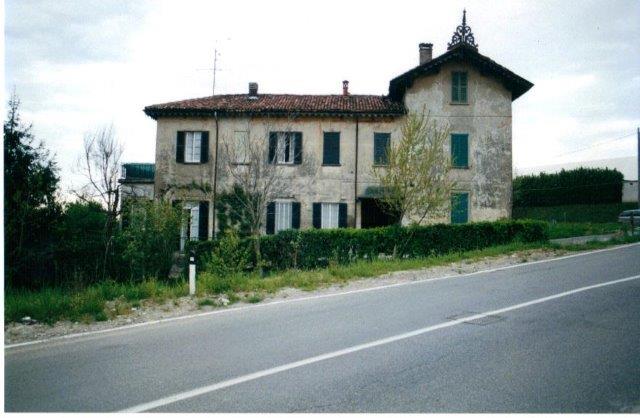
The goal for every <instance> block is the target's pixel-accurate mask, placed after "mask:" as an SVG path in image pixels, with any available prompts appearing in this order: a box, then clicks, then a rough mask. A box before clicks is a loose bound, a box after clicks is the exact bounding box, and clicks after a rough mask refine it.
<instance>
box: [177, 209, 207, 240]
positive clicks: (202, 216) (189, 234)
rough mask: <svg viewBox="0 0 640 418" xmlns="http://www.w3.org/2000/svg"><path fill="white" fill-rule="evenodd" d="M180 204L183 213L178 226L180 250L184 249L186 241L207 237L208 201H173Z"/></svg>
mask: <svg viewBox="0 0 640 418" xmlns="http://www.w3.org/2000/svg"><path fill="white" fill-rule="evenodd" d="M174 204H177V205H180V206H181V207H182V211H183V213H184V217H183V220H182V225H181V228H180V250H181V251H182V250H184V246H185V243H186V241H188V240H190V241H197V240H199V239H207V237H208V235H209V202H207V201H202V202H184V203H181V202H179V201H174Z"/></svg>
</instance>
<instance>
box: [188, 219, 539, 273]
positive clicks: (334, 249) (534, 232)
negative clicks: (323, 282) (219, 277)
mask: <svg viewBox="0 0 640 418" xmlns="http://www.w3.org/2000/svg"><path fill="white" fill-rule="evenodd" d="M547 239H548V231H547V224H546V223H545V222H540V221H529V220H527V221H497V222H478V223H468V224H460V225H445V224H438V225H429V226H413V227H407V228H401V227H397V226H390V227H383V228H372V229H352V228H340V229H308V230H287V231H282V232H280V233H278V234H276V235H265V236H261V237H260V245H261V249H262V257H263V260H264V261H265V264H266V268H267V269H269V270H284V269H288V268H299V269H313V268H318V267H324V266H326V265H328V264H330V263H338V264H347V263H349V262H351V261H354V260H357V259H374V258H378V257H379V256H380V255H382V254H384V255H386V256H391V255H395V256H397V257H426V256H431V255H441V254H445V253H450V252H460V251H468V250H474V249H481V248H486V247H490V246H495V245H502V244H508V243H511V242H516V241H519V242H536V241H546V240H547ZM216 245H218V241H200V242H198V241H194V242H190V243H189V247H188V248H189V250H194V251H195V252H196V257H197V260H198V264H199V266H198V268H199V269H200V268H202V267H203V265H204V262H205V261H206V259H207V258H208V255H209V254H211V252H212V251H213V249H214V248H215V247H216ZM241 245H243V246H251V245H252V241H251V239H250V238H246V239H243V240H242V241H241ZM252 254H253V253H252ZM252 262H255V260H252Z"/></svg>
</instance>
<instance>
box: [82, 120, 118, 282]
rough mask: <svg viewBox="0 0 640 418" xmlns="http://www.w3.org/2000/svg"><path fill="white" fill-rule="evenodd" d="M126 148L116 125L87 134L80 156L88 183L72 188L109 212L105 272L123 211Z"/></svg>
mask: <svg viewBox="0 0 640 418" xmlns="http://www.w3.org/2000/svg"><path fill="white" fill-rule="evenodd" d="M123 151H124V149H123V146H122V144H120V142H119V141H118V140H117V138H116V135H115V130H114V128H113V125H108V126H103V127H100V128H98V129H96V130H95V131H93V132H91V133H87V134H85V136H84V144H83V152H82V154H81V155H80V157H79V158H78V162H77V167H78V169H79V170H80V171H81V174H82V175H83V177H84V178H85V180H86V182H85V183H84V184H83V185H82V186H81V187H80V188H79V189H77V190H72V192H73V193H74V194H75V195H76V196H77V197H78V198H79V199H80V200H83V201H97V202H99V203H100V204H101V205H102V206H103V207H104V208H105V210H106V212H107V218H106V221H105V227H104V231H105V253H104V262H103V267H104V269H103V273H106V265H107V259H108V255H109V252H110V250H111V247H112V245H113V239H114V232H115V226H116V222H117V217H118V212H119V201H120V192H119V188H118V175H119V170H120V160H121V158H122V153H123Z"/></svg>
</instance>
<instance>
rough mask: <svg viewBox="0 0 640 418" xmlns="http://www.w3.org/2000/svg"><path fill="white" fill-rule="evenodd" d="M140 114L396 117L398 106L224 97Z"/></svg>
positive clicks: (325, 98)
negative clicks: (215, 113)
mask: <svg viewBox="0 0 640 418" xmlns="http://www.w3.org/2000/svg"><path fill="white" fill-rule="evenodd" d="M144 112H145V113H146V114H147V115H148V116H150V117H152V118H154V119H157V118H158V117H161V116H212V115H213V114H214V112H217V113H218V114H219V115H227V116H233V115H238V116H241V115H265V116H288V115H292V114H293V115H297V116H364V117H385V116H387V117H388V116H399V115H403V114H404V113H405V109H404V106H403V104H402V103H400V102H397V101H392V100H390V99H389V98H388V97H386V96H374V95H351V94H350V95H295V94H259V95H257V96H249V95H247V94H224V95H216V96H209V97H201V98H198V99H189V100H181V101H177V102H169V103H162V104H156V105H152V106H147V107H145V108H144Z"/></svg>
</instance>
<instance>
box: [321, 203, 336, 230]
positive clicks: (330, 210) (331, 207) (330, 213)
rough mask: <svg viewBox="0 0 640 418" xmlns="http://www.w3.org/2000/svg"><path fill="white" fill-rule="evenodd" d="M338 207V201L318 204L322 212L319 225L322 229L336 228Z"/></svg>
mask: <svg viewBox="0 0 640 418" xmlns="http://www.w3.org/2000/svg"><path fill="white" fill-rule="evenodd" d="M339 207H340V205H339V204H338V203H322V205H321V206H320V208H321V209H320V211H321V213H322V218H321V221H320V222H321V223H320V227H321V228H322V229H329V228H338V226H339V224H338V220H339Z"/></svg>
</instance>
